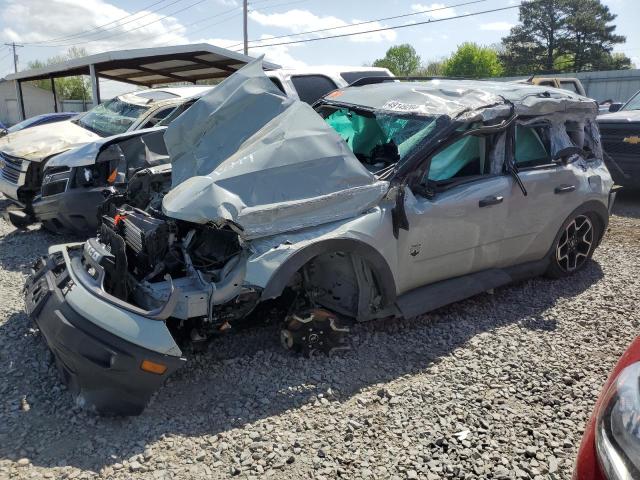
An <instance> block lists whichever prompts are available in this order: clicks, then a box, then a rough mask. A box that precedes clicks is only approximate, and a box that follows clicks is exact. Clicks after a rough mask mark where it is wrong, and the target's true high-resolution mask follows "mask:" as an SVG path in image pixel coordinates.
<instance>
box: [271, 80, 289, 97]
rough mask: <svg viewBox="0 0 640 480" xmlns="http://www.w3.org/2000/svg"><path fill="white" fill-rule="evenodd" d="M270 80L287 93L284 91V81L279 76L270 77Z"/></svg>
mask: <svg viewBox="0 0 640 480" xmlns="http://www.w3.org/2000/svg"><path fill="white" fill-rule="evenodd" d="M269 80H271V82H272V83H273V84H274V85H275V86H276V87H278V90H280V91H281V92H282V93H284V94H285V95H286V92H285V91H284V87H283V86H282V82H281V81H280V79H279V78H278V77H269Z"/></svg>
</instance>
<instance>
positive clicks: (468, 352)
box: [0, 195, 640, 479]
mask: <svg viewBox="0 0 640 480" xmlns="http://www.w3.org/2000/svg"><path fill="white" fill-rule="evenodd" d="M0 203H2V201H1V200H0ZM2 207H3V205H0V208H2ZM639 240H640V195H635V196H626V197H625V198H623V199H621V201H620V202H619V203H618V206H617V208H616V215H615V216H614V217H612V221H611V226H610V231H609V233H608V235H607V237H606V240H605V241H604V243H603V245H602V246H601V247H600V248H599V250H598V251H597V252H596V255H595V257H594V261H593V262H592V263H591V264H590V265H588V267H587V268H586V269H585V270H583V271H582V272H580V273H579V274H577V275H576V276H574V277H572V278H571V279H567V280H559V281H550V280H545V279H535V280H531V281H527V282H524V283H521V284H518V285H515V286H512V287H509V288H501V289H498V290H496V292H495V294H493V295H489V294H484V295H480V296H477V297H475V298H473V299H470V300H467V301H464V302H460V303H457V304H455V305H452V306H450V307H446V308H443V309H440V310H438V311H437V312H434V313H432V314H430V315H426V316H424V317H422V318H419V319H414V320H406V321H384V322H377V323H371V324H366V325H360V326H358V327H356V328H355V329H354V330H353V335H352V343H353V348H352V350H350V351H349V352H346V353H344V354H341V355H340V356H335V357H332V358H325V357H322V358H318V359H314V360H305V359H302V358H297V357H294V356H291V355H289V354H288V353H286V352H284V351H282V350H281V349H280V347H279V345H278V341H277V332H276V330H275V329H273V328H256V329H253V330H248V331H244V332H241V333H238V334H235V335H229V336H227V337H224V338H221V339H218V340H216V341H215V342H213V344H212V345H211V348H210V349H209V351H208V352H207V353H205V354H200V355H199V356H197V357H195V358H192V359H191V361H190V363H189V364H188V366H187V367H186V368H184V369H183V370H182V371H180V372H178V373H177V374H176V375H175V376H174V377H173V378H172V379H171V380H170V382H169V383H168V384H167V385H166V386H165V388H164V389H162V390H161V391H160V392H159V393H158V394H157V395H156V396H155V398H154V399H153V400H152V403H151V405H150V406H149V407H148V409H147V410H146V411H145V412H144V413H143V414H142V415H141V416H139V417H136V418H127V419H118V418H99V417H95V416H93V415H91V414H87V413H84V412H81V411H78V410H77V409H75V408H73V407H72V405H73V404H72V400H71V397H70V395H69V394H68V393H67V392H66V390H65V389H64V388H63V386H62V385H61V383H60V381H59V377H58V375H57V372H56V371H55V369H54V367H53V366H52V364H51V363H50V359H49V354H48V351H47V349H46V347H45V345H44V342H43V341H42V338H41V337H40V335H39V334H38V332H37V331H36V330H34V329H33V326H32V325H31V324H30V323H29V321H28V319H27V317H26V316H25V314H24V312H23V302H22V296H21V288H22V285H23V282H24V277H25V272H26V271H27V268H28V266H29V265H30V264H31V262H32V259H33V257H35V256H36V255H39V254H42V253H44V252H45V250H46V247H47V245H49V244H51V243H58V242H59V241H60V237H53V236H51V235H49V234H47V233H45V232H43V231H41V230H39V229H37V228H35V229H33V230H30V231H28V232H16V231H15V230H14V229H13V228H12V227H11V226H10V225H8V224H7V223H5V222H4V221H2V220H0V292H2V297H1V298H2V302H0V367H1V368H0V478H3V479H4V478H95V477H102V478H118V479H120V478H122V479H124V478H144V479H172V478H176V479H177V478H180V479H189V478H203V477H207V478H227V477H232V476H236V477H239V478H246V477H249V478H251V477H255V478H257V477H263V476H264V477H272V478H317V479H321V478H326V479H328V478H336V477H342V478H381V479H386V478H399V479H404V478H409V479H412V478H426V479H436V478H503V479H506V478H525V479H526V478H536V479H538V478H558V479H559V478H564V479H569V478H570V476H571V471H572V467H573V462H574V459H575V455H576V451H577V448H578V445H579V442H580V438H581V434H582V430H583V428H584V425H585V422H586V420H587V418H588V416H589V414H590V412H591V409H592V407H593V404H594V402H595V399H596V396H597V395H598V392H599V389H600V386H601V385H602V383H603V382H604V380H605V378H606V376H607V374H608V371H609V370H610V368H611V367H612V366H613V365H614V363H615V361H616V360H617V358H618V356H619V355H620V354H621V353H622V352H623V351H624V349H625V347H626V346H627V344H628V343H629V342H630V341H631V340H632V339H633V337H634V335H635V334H636V332H637V330H638V319H639V318H640V315H639V309H640V307H638V305H640V293H639V289H638V288H637V278H638V277H639V276H640V262H639V261H638V259H639V258H640V241H639Z"/></svg>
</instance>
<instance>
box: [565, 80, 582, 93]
mask: <svg viewBox="0 0 640 480" xmlns="http://www.w3.org/2000/svg"><path fill="white" fill-rule="evenodd" d="M560 88H561V89H563V90H569V91H570V92H573V93H580V92H578V87H577V86H576V84H575V83H574V82H569V81H566V80H565V81H562V80H560Z"/></svg>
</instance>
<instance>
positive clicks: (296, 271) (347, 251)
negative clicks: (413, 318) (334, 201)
mask: <svg viewBox="0 0 640 480" xmlns="http://www.w3.org/2000/svg"><path fill="white" fill-rule="evenodd" d="M295 281H297V282H299V283H300V282H302V283H303V284H304V287H305V289H307V290H309V289H310V290H311V292H310V293H311V294H312V296H313V299H314V301H317V302H318V303H319V304H321V305H323V306H326V307H327V308H330V309H335V310H336V311H338V312H340V313H343V314H346V315H348V316H352V317H355V318H359V319H361V318H366V317H368V316H369V317H370V316H371V315H372V313H374V312H375V311H379V310H381V309H383V308H385V307H387V306H389V305H391V304H393V303H394V302H395V299H396V288H395V281H394V278H393V274H392V272H391V269H390V268H389V265H388V263H387V262H386V260H385V259H384V257H383V256H382V255H381V254H380V253H379V252H378V251H377V250H376V249H374V248H373V247H372V246H370V245H368V244H366V243H364V242H361V241H359V240H349V239H333V240H327V241H324V242H320V243H316V244H313V245H310V246H308V247H306V248H304V249H302V250H300V251H298V252H296V253H295V254H294V255H293V256H292V257H290V258H289V259H288V260H287V261H286V262H285V263H283V264H282V265H280V266H279V267H278V269H277V270H276V272H275V273H274V274H273V275H272V277H271V279H270V280H269V282H268V284H267V285H266V287H265V288H264V290H263V292H262V300H268V299H272V298H276V297H279V296H280V295H281V294H282V292H283V291H284V289H285V288H286V287H288V286H291V283H292V282H295ZM365 287H366V288H365ZM354 288H355V289H357V290H354ZM334 297H337V298H334ZM367 312H368V313H367Z"/></svg>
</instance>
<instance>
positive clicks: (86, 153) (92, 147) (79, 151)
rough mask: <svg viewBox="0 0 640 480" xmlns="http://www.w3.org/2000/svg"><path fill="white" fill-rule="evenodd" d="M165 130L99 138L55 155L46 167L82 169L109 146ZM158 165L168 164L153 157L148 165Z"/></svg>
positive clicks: (156, 128)
mask: <svg viewBox="0 0 640 480" xmlns="http://www.w3.org/2000/svg"><path fill="white" fill-rule="evenodd" d="M166 129H167V127H152V128H146V129H144V130H136V131H133V132H125V133H121V134H119V135H114V136H112V137H105V138H99V139H98V140H95V141H93V142H90V143H87V144H85V145H81V146H79V147H75V148H72V149H70V150H67V151H65V152H63V153H61V154H59V155H56V156H55V157H53V158H52V159H51V160H49V161H48V162H47V167H61V166H64V167H83V166H86V165H93V164H94V163H96V160H97V159H98V155H99V154H100V152H102V151H103V150H104V149H105V148H106V147H108V146H109V145H112V144H114V143H120V142H123V141H126V140H128V139H131V138H134V137H144V136H146V135H150V136H153V135H157V134H161V132H164V131H165V130H166ZM143 142H144V140H143ZM150 153H151V152H150ZM149 158H151V157H149ZM158 163H168V161H167V162H164V161H159V160H158V159H156V158H155V157H154V160H152V161H151V163H150V164H151V165H155V164H158Z"/></svg>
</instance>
